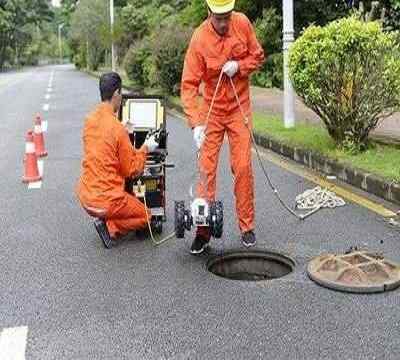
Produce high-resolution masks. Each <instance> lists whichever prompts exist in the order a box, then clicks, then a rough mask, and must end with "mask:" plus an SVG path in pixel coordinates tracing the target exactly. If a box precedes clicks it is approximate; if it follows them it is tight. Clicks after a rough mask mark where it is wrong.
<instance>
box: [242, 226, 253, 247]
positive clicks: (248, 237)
mask: <svg viewBox="0 0 400 360" xmlns="http://www.w3.org/2000/svg"><path fill="white" fill-rule="evenodd" d="M242 243H243V245H244V246H245V247H247V248H249V247H252V246H254V245H255V244H256V235H255V234H254V231H252V230H250V231H246V232H245V233H243V234H242Z"/></svg>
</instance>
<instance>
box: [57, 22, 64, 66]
mask: <svg viewBox="0 0 400 360" xmlns="http://www.w3.org/2000/svg"><path fill="white" fill-rule="evenodd" d="M63 27H64V23H62V24H60V25H58V51H59V56H60V64H62V59H63V58H62V56H63V54H62V42H61V29H62V28H63Z"/></svg>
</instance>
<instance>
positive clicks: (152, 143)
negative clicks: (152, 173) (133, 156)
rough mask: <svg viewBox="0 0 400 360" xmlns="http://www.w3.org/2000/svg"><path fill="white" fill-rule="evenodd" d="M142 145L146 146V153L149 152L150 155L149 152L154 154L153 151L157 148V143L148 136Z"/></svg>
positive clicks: (151, 136)
mask: <svg viewBox="0 0 400 360" xmlns="http://www.w3.org/2000/svg"><path fill="white" fill-rule="evenodd" d="M143 145H146V146H147V149H148V151H149V152H150V153H151V152H154V151H155V150H156V149H157V148H158V142H157V141H156V139H155V136H154V135H150V136H149V137H148V138H147V139H146V141H145V142H144V144H143Z"/></svg>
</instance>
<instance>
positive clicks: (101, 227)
mask: <svg viewBox="0 0 400 360" xmlns="http://www.w3.org/2000/svg"><path fill="white" fill-rule="evenodd" d="M94 227H95V228H96V231H97V233H98V234H99V236H100V239H101V240H102V241H103V244H104V246H105V247H106V248H107V249H111V247H112V240H111V236H110V233H109V232H108V229H107V225H106V223H105V221H103V220H100V219H96V220H95V221H94Z"/></svg>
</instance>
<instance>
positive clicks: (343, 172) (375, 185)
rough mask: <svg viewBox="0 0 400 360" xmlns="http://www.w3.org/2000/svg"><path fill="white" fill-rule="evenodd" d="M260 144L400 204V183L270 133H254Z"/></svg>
mask: <svg viewBox="0 0 400 360" xmlns="http://www.w3.org/2000/svg"><path fill="white" fill-rule="evenodd" d="M254 138H255V140H256V143H257V144H258V145H259V146H262V147H264V148H267V149H270V150H272V151H274V152H276V153H278V154H281V155H283V156H285V157H287V158H290V159H292V160H294V161H296V162H298V163H300V164H302V165H305V166H307V167H309V168H310V169H313V170H316V171H318V172H320V173H322V174H325V175H333V176H336V177H337V178H338V179H340V180H342V181H344V182H346V183H348V184H350V185H352V186H354V187H357V188H359V189H362V190H364V191H367V192H369V193H371V194H374V195H376V196H378V197H380V198H383V199H385V200H388V201H390V202H393V203H395V204H397V205H400V185H399V184H397V183H395V182H391V183H390V182H388V181H386V180H385V179H382V178H380V177H378V176H376V175H374V174H369V173H366V172H364V171H362V170H359V169H356V168H353V167H350V166H348V165H345V164H343V163H340V162H338V161H336V160H333V159H330V158H328V157H326V156H324V155H321V154H319V153H317V152H315V151H311V150H307V149H301V148H296V147H291V146H289V145H286V144H284V143H282V142H280V141H277V140H276V139H273V138H271V137H269V136H268V135H265V134H263V135H260V134H254Z"/></svg>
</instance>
